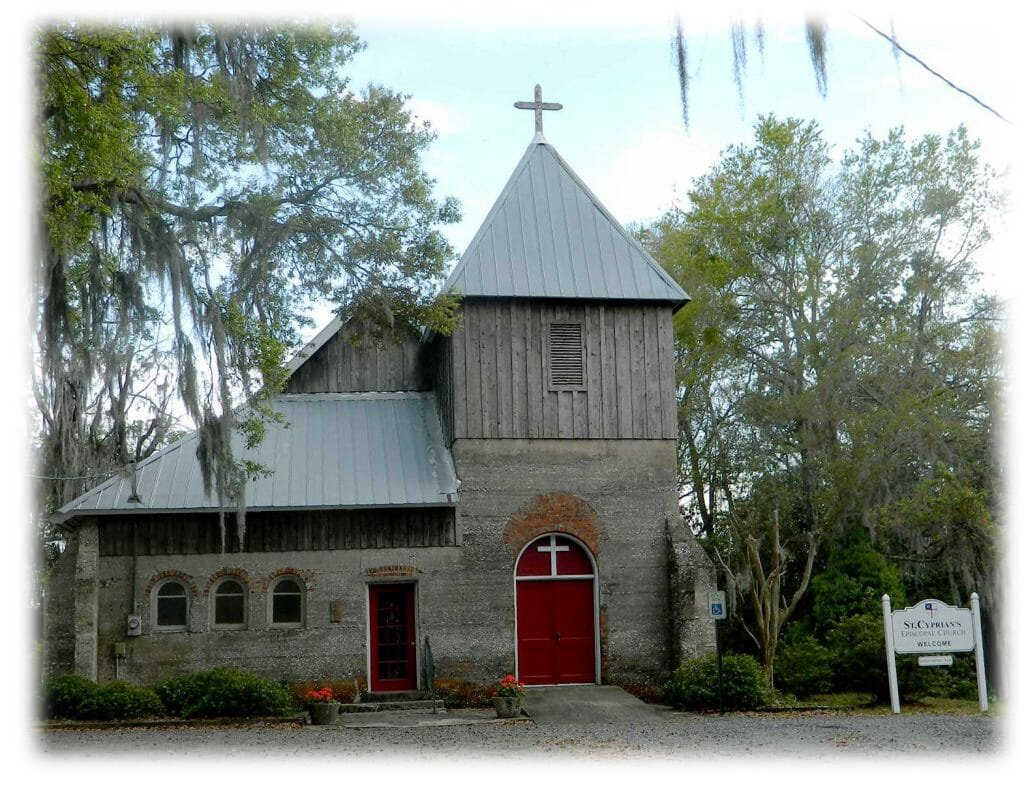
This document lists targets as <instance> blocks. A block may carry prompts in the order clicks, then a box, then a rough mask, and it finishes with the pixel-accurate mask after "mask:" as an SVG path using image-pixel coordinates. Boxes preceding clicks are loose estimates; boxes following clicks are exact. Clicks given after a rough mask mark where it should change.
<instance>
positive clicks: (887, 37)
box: [850, 11, 1013, 125]
mask: <svg viewBox="0 0 1024 794" xmlns="http://www.w3.org/2000/svg"><path fill="white" fill-rule="evenodd" d="M850 14H852V15H853V16H855V17H856V18H857V19H859V20H860V21H861V22H863V23H864V24H865V25H867V26H868V27H869V28H871V29H872V30H873V31H875V33H877V34H878V35H879V36H881V37H882V38H883V39H885V40H886V41H888V42H889V43H890V44H892V46H893V47H895V48H896V49H898V50H899V51H900V52H902V53H903V54H904V55H906V56H907V57H908V58H910V59H911V60H912V61H914V62H916V63H918V64H920V65H921V66H922V67H923V68H924V69H926V70H927V71H928V72H930V73H931V74H933V75H935V76H936V77H938V78H939V79H940V80H941V81H942V82H944V83H945V84H946V85H948V86H949V87H950V88H952V89H953V90H954V91H959V92H960V93H961V94H963V95H964V96H965V97H967V98H969V99H971V100H973V101H974V102H976V103H977V104H979V105H981V106H982V107H983V108H985V110H987V111H988V112H989V113H994V114H995V115H996V116H998V117H999V118H1001V119H1002V120H1003V121H1005V122H1006V123H1007V124H1010V125H1012V124H1013V122H1012V121H1010V120H1009V119H1008V118H1006V117H1005V116H1004V115H1003V114H1002V113H1000V112H999V111H998V110H996V109H995V108H993V107H991V106H990V105H986V104H985V103H984V102H982V101H981V100H980V99H978V97H976V96H975V95H974V94H972V93H971V92H970V91H965V90H964V89H963V88H961V87H960V86H958V85H957V84H956V83H954V82H952V81H951V80H949V79H947V78H946V77H943V76H942V75H941V74H939V73H938V72H936V71H935V70H934V69H932V67H930V66H929V65H928V64H926V63H925V62H924V61H922V60H921V59H920V58H918V57H917V56H916V55H914V53H912V52H910V51H909V50H907V49H906V48H904V47H903V45H902V44H900V43H899V42H898V41H896V39H895V37H893V36H890V35H889V34H888V33H884V32H882V31H881V30H879V29H878V28H876V27H875V26H874V25H872V24H871V23H870V22H868V21H867V20H866V19H864V17H862V16H859V15H858V14H855V13H854V12H853V11H851V12H850Z"/></svg>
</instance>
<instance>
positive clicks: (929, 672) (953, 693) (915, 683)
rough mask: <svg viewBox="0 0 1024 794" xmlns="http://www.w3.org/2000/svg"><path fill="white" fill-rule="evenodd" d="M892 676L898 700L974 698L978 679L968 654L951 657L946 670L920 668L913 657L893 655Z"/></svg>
mask: <svg viewBox="0 0 1024 794" xmlns="http://www.w3.org/2000/svg"><path fill="white" fill-rule="evenodd" d="M896 673H897V676H898V677H899V686H900V697H901V698H902V697H908V698H913V697H935V698H957V699H961V700H977V698H978V677H977V673H976V671H975V669H974V656H973V655H971V654H954V655H953V664H952V665H951V666H950V667H921V666H920V665H919V664H918V663H917V657H916V656H913V655H907V656H903V655H897V657H896Z"/></svg>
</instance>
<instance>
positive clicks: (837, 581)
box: [810, 539, 906, 634]
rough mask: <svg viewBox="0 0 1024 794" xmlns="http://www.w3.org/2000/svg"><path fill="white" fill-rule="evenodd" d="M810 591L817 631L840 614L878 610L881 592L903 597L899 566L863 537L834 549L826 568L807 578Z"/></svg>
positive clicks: (898, 599)
mask: <svg viewBox="0 0 1024 794" xmlns="http://www.w3.org/2000/svg"><path fill="white" fill-rule="evenodd" d="M810 592H811V600H812V607H811V612H812V614H813V616H814V622H815V625H816V626H817V631H818V633H819V634H820V633H824V632H825V631H827V630H829V629H832V628H835V627H836V626H838V625H839V623H840V621H842V620H843V618H848V617H851V616H853V615H865V614H866V615H878V614H881V611H882V595H883V594H884V593H888V594H889V596H890V597H891V598H892V602H893V604H897V605H898V604H902V603H903V602H904V601H905V600H906V597H905V595H904V591H903V579H902V577H901V575H900V570H899V568H897V567H896V566H895V565H893V564H892V563H890V562H889V561H888V560H886V559H885V557H884V556H882V555H881V554H879V553H878V552H877V551H875V550H874V549H873V548H872V547H871V544H870V543H869V542H868V541H867V540H866V539H862V540H860V541H859V542H857V543H854V544H853V545H852V546H849V547H847V548H844V549H839V550H838V551H836V552H834V553H833V554H832V557H831V559H829V564H828V568H827V570H825V571H824V572H823V573H819V574H817V575H816V576H815V577H814V578H813V579H811V589H810Z"/></svg>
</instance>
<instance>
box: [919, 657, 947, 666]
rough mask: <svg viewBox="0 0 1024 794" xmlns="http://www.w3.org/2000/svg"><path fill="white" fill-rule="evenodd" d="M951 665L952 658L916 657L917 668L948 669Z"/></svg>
mask: <svg viewBox="0 0 1024 794" xmlns="http://www.w3.org/2000/svg"><path fill="white" fill-rule="evenodd" d="M951 664H953V657H952V656H918V657H917V666H918V667H949V666H950V665H951Z"/></svg>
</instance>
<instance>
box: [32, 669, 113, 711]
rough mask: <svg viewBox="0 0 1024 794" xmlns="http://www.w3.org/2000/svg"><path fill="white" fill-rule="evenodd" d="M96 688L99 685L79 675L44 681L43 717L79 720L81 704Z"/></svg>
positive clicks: (62, 676)
mask: <svg viewBox="0 0 1024 794" xmlns="http://www.w3.org/2000/svg"><path fill="white" fill-rule="evenodd" d="M98 688H99V684H96V683H94V682H93V681H90V680H89V679H88V678H83V677H82V676H80V675H61V676H57V677H56V678H48V679H46V681H45V683H44V684H43V703H42V706H43V717H44V718H45V719H64V720H76V719H79V716H78V714H79V712H80V711H81V709H82V703H83V702H84V701H85V700H86V699H88V698H89V697H91V696H92V694H93V693H94V692H95V691H96V689H98Z"/></svg>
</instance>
